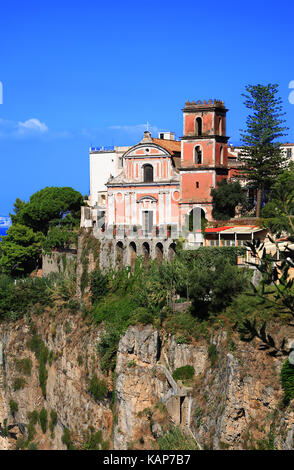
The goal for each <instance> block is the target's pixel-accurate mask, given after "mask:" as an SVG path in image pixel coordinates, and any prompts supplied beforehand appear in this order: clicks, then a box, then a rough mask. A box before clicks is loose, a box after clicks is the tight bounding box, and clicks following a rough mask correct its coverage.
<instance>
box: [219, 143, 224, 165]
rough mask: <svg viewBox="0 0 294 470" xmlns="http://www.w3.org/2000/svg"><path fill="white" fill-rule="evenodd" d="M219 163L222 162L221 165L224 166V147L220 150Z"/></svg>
mask: <svg viewBox="0 0 294 470" xmlns="http://www.w3.org/2000/svg"><path fill="white" fill-rule="evenodd" d="M219 162H220V164H221V165H223V164H224V149H223V147H221V148H220V149H219Z"/></svg>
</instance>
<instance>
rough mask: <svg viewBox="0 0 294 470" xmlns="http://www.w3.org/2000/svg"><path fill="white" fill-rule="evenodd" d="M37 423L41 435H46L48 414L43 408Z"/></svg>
mask: <svg viewBox="0 0 294 470" xmlns="http://www.w3.org/2000/svg"><path fill="white" fill-rule="evenodd" d="M39 422H40V426H41V429H42V432H43V434H46V431H47V424H48V413H47V410H46V409H45V408H42V409H41V411H40V414H39Z"/></svg>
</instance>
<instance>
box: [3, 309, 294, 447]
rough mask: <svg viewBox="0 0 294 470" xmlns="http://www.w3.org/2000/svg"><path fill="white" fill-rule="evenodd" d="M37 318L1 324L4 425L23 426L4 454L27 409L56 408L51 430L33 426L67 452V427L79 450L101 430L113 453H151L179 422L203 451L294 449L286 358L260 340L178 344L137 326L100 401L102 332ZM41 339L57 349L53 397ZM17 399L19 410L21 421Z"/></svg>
mask: <svg viewBox="0 0 294 470" xmlns="http://www.w3.org/2000/svg"><path fill="white" fill-rule="evenodd" d="M32 321H33V323H34V325H35V330H36V331H35V332H32V329H31V326H30V324H28V323H27V321H26V320H25V319H23V320H21V321H18V322H15V323H6V324H4V323H2V324H1V326H0V423H2V426H3V423H4V420H5V419H7V425H8V426H9V425H12V424H14V423H18V424H19V423H20V424H24V425H25V433H24V435H22V434H21V430H23V429H22V426H18V427H15V428H13V429H11V430H10V431H11V432H14V433H15V436H11V435H9V436H8V437H3V436H2V437H0V449H13V448H15V443H16V438H23V439H26V438H27V433H28V427H27V426H28V424H29V418H28V416H27V414H28V412H33V411H37V412H38V413H39V412H40V410H41V409H42V408H45V409H46V410H47V413H48V416H50V413H51V411H52V410H53V411H55V412H56V413H57V422H56V425H55V426H54V429H53V431H52V429H51V430H50V429H49V428H48V429H47V431H46V432H45V433H44V432H42V430H41V427H40V424H38V423H36V424H35V431H36V434H35V436H34V438H33V441H34V442H35V444H36V445H37V447H38V448H39V449H65V448H66V445H65V444H64V442H66V441H65V439H63V441H64V442H62V436H64V429H65V428H68V430H69V431H70V438H71V441H72V443H73V444H74V445H75V447H77V448H82V447H83V446H84V444H85V441H86V438H87V435H88V434H89V432H90V431H91V428H93V429H94V430H95V431H102V440H103V442H104V443H106V442H107V441H109V447H110V448H114V449H132V448H138V449H144V448H145V449H151V448H153V446H155V448H156V445H157V442H156V441H157V439H158V438H159V437H160V436H164V435H165V433H166V429H167V428H168V427H170V426H171V425H176V426H180V427H181V428H182V429H183V431H184V433H185V434H186V435H188V436H190V437H191V438H193V440H194V441H195V442H196V443H197V445H198V447H199V448H202V449H205V448H211V449H226V448H229V449H245V448H252V447H257V446H259V447H260V446H261V447H262V446H263V447H266V448H271V447H273V446H274V447H275V448H277V449H293V428H294V426H293V424H292V423H294V410H293V404H292V405H291V403H290V405H289V406H288V407H287V408H284V409H283V407H281V405H280V402H281V399H282V396H283V392H282V390H281V386H280V370H281V366H282V364H283V361H284V358H273V357H269V356H268V355H266V354H265V352H264V351H258V350H257V348H256V344H255V343H254V342H253V343H242V342H239V341H238V338H234V341H233V340H232V338H229V337H228V335H227V333H226V332H225V331H224V330H218V332H217V333H215V335H214V337H213V338H210V340H209V341H206V340H204V339H203V340H200V341H198V342H195V343H194V344H177V342H176V340H175V338H174V337H173V336H170V335H168V334H167V333H166V332H164V331H160V332H158V331H156V330H155V329H154V328H153V327H152V326H151V325H148V326H144V327H143V326H141V327H140V326H133V327H130V328H129V329H128V330H127V332H126V333H125V335H124V336H122V337H121V340H120V343H119V348H118V353H117V366H116V373H115V377H112V376H111V375H108V376H105V375H104V379H105V380H106V382H107V386H108V390H109V393H108V396H106V397H105V398H104V399H102V400H100V401H98V400H95V399H94V398H93V396H92V395H91V394H90V393H89V392H88V389H89V380H90V379H91V377H93V376H94V375H95V374H96V375H97V377H98V378H102V376H103V374H102V372H101V370H100V366H99V357H98V355H97V342H98V341H99V337H100V334H101V332H100V330H99V329H98V328H96V327H94V326H93V325H91V324H89V323H88V324H87V320H86V319H83V318H81V317H80V316H79V315H78V314H76V315H69V314H64V313H59V314H56V315H55V316H52V314H51V315H49V313H48V314H46V313H45V314H43V315H42V316H36V317H33V318H32ZM282 333H283V334H284V333H285V332H281V334H282ZM34 334H35V338H36V334H37V335H38V338H40V339H42V341H43V343H44V345H46V347H47V349H48V351H49V354H48V357H49V359H48V360H47V363H46V366H45V367H46V371H47V375H48V377H47V381H46V396H45V397H44V396H43V393H42V390H41V387H40V378H39V374H40V358H37V357H36V353H35V352H32V347H31V346H29V344H31V343H30V341H31V340H32V337H33V335H34ZM211 345H213V346H211ZM24 359H25V360H26V361H27V362H29V364H30V365H31V370H30V374H29V371H28V368H25V367H24V364H25V363H24V361H23V360H24ZM28 360H29V361H28ZM186 365H191V366H193V367H194V369H195V375H194V377H193V378H192V379H190V380H187V381H183V382H181V381H175V380H174V379H173V377H172V372H173V371H174V370H175V369H177V368H179V367H182V366H186ZM41 375H42V374H41ZM113 388H114V392H115V394H114V396H115V400H113V397H112V396H111V395H112V394H111V392H112V390H113ZM11 400H12V401H13V402H15V403H17V406H18V410H17V411H15V412H14V416H13V414H12V411H11ZM113 402H114V403H113ZM2 434H3V433H2ZM19 441H20V439H19ZM19 441H18V442H19ZM105 446H106V444H105Z"/></svg>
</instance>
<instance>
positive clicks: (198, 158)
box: [194, 145, 203, 165]
mask: <svg viewBox="0 0 294 470" xmlns="http://www.w3.org/2000/svg"><path fill="white" fill-rule="evenodd" d="M194 163H196V164H197V165H201V164H202V163H203V154H202V147H201V146H200V145H196V146H195V147H194Z"/></svg>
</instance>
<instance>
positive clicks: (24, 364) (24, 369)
mask: <svg viewBox="0 0 294 470" xmlns="http://www.w3.org/2000/svg"><path fill="white" fill-rule="evenodd" d="M15 368H16V370H17V372H19V373H22V374H24V375H28V376H30V375H31V370H32V361H31V359H29V358H24V359H16V360H15Z"/></svg>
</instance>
